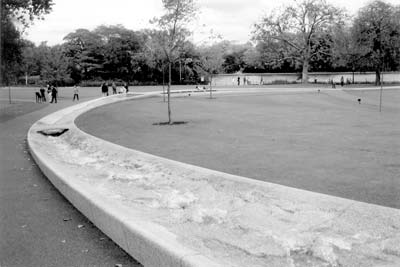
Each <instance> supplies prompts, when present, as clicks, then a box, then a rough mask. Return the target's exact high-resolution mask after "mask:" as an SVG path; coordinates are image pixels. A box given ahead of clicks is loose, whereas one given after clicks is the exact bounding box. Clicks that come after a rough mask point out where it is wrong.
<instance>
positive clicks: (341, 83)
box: [340, 76, 344, 87]
mask: <svg viewBox="0 0 400 267" xmlns="http://www.w3.org/2000/svg"><path fill="white" fill-rule="evenodd" d="M343 85H344V78H343V76H342V78H340V86H342V87H343Z"/></svg>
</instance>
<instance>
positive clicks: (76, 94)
mask: <svg viewBox="0 0 400 267" xmlns="http://www.w3.org/2000/svg"><path fill="white" fill-rule="evenodd" d="M75 98H76V100H78V101H79V89H78V86H76V85H74V98H73V99H72V101H75Z"/></svg>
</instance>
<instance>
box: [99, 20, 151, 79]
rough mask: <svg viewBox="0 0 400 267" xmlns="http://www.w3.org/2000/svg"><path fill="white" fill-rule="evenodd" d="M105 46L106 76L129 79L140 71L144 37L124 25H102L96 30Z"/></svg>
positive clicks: (104, 70)
mask: <svg viewBox="0 0 400 267" xmlns="http://www.w3.org/2000/svg"><path fill="white" fill-rule="evenodd" d="M94 33H95V34H97V35H98V36H100V38H101V40H102V46H103V54H104V63H103V69H102V71H103V73H104V74H105V75H104V76H107V77H106V78H111V79H116V78H119V79H122V80H125V81H129V80H130V79H132V77H133V76H134V74H135V73H138V72H139V71H140V67H141V63H142V61H143V58H142V57H141V56H140V54H141V53H142V52H141V50H142V46H143V45H142V43H143V42H144V41H143V37H142V35H141V34H139V33H137V32H134V31H132V30H128V29H126V28H124V27H123V26H122V25H115V26H100V27H97V28H96V29H95V30H94Z"/></svg>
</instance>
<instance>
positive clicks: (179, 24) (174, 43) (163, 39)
mask: <svg viewBox="0 0 400 267" xmlns="http://www.w3.org/2000/svg"><path fill="white" fill-rule="evenodd" d="M162 2H163V7H164V10H165V14H164V15H163V16H161V17H160V18H155V19H153V21H152V23H154V24H156V25H157V26H158V28H159V30H158V31H154V32H153V35H152V40H151V41H152V42H155V44H157V46H158V48H156V50H161V51H162V53H163V55H164V57H165V61H166V63H167V64H168V87H167V96H168V124H172V120H171V100H170V99H171V70H172V64H173V63H174V62H175V61H176V60H177V59H178V58H179V51H180V49H182V47H183V45H184V44H185V40H186V39H187V37H188V36H189V35H190V32H189V31H188V30H187V28H186V26H187V24H188V23H189V22H190V21H191V20H192V19H193V17H194V15H195V12H196V8H195V5H194V0H162Z"/></svg>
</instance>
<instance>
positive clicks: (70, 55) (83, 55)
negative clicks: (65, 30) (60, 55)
mask: <svg viewBox="0 0 400 267" xmlns="http://www.w3.org/2000/svg"><path fill="white" fill-rule="evenodd" d="M64 41H65V43H64V50H63V51H64V55H65V56H66V58H67V60H68V64H69V70H70V71H71V75H72V77H73V79H74V80H75V81H76V82H79V80H80V79H92V78H97V77H98V76H101V70H102V68H103V63H104V51H103V44H102V40H101V36H100V35H98V34H97V33H94V32H91V31H89V30H87V29H78V30H76V31H75V32H72V33H69V34H68V35H67V36H65V37H64Z"/></svg>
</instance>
